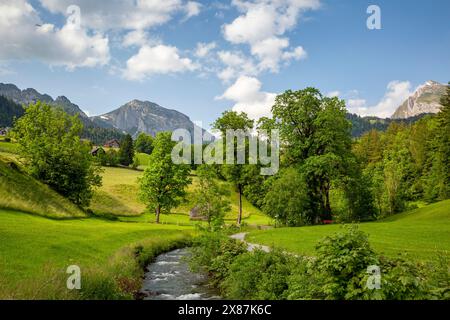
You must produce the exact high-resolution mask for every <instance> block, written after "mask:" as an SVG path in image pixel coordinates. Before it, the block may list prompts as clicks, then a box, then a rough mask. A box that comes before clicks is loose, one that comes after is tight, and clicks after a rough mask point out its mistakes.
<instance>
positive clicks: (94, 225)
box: [0, 210, 192, 298]
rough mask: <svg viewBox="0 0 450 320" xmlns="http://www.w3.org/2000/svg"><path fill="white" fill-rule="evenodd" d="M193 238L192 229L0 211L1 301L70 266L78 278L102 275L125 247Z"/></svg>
mask: <svg viewBox="0 0 450 320" xmlns="http://www.w3.org/2000/svg"><path fill="white" fill-rule="evenodd" d="M191 232H192V228H189V227H181V226H174V225H155V224H144V223H124V222H112V221H105V220H101V219H92V218H91V219H74V220H51V219H46V218H42V217H38V216H34V215H28V214H24V213H22V212H14V211H5V210H0V257H2V258H1V259H0V283H1V285H0V287H2V289H0V298H1V296H2V295H3V296H4V297H5V296H8V295H13V294H12V293H11V292H14V288H16V287H19V288H22V291H23V288H26V287H27V284H28V283H34V282H35V281H36V279H43V280H39V281H44V282H45V279H46V277H47V276H48V278H47V279H51V277H52V276H54V273H55V272H57V271H58V272H64V271H65V270H66V268H67V266H69V265H73V264H75V265H78V266H79V267H80V268H81V270H82V273H83V270H88V269H89V270H91V269H93V268H97V269H99V270H101V271H103V270H104V269H105V268H106V266H107V263H108V262H109V261H110V259H111V258H112V257H113V256H114V254H115V253H116V252H118V251H119V249H121V248H123V247H124V246H126V245H129V244H132V243H137V242H139V241H144V240H145V239H147V240H145V241H150V242H151V244H155V243H169V242H170V241H174V240H177V239H180V237H182V236H186V235H187V234H190V233H191ZM144 243H145V242H144ZM130 260H132V258H130ZM48 270H50V274H46V273H48V272H49V271H48ZM62 286H64V284H62Z"/></svg>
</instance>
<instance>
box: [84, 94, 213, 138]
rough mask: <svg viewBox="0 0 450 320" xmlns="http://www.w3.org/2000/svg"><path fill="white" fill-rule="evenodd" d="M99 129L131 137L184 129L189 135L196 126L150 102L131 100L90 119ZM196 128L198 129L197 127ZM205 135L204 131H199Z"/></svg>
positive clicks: (171, 110)
mask: <svg viewBox="0 0 450 320" xmlns="http://www.w3.org/2000/svg"><path fill="white" fill-rule="evenodd" d="M91 119H92V121H93V122H94V123H95V124H96V125H98V126H101V127H106V128H116V129H119V130H122V131H126V132H128V133H130V134H131V135H133V136H136V135H137V134H138V133H139V132H144V133H147V134H150V135H152V136H155V135H156V134H157V133H158V132H161V131H174V130H176V129H186V130H188V131H189V132H190V133H191V135H192V134H193V132H194V128H196V127H197V126H196V125H195V124H194V123H193V122H192V121H191V119H190V118H189V117H188V116H186V115H185V114H183V113H181V112H179V111H176V110H173V109H167V108H164V107H161V106H160V105H158V104H156V103H154V102H150V101H140V100H136V99H135V100H132V101H130V102H128V103H126V104H124V105H123V106H121V107H119V108H118V109H116V110H113V111H111V112H108V113H105V114H103V115H100V116H95V117H91ZM197 128H198V127H197ZM200 130H202V132H203V133H205V130H204V129H201V128H200Z"/></svg>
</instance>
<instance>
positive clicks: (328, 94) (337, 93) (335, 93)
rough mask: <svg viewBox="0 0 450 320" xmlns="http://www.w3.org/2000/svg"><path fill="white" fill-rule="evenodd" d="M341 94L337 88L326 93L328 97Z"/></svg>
mask: <svg viewBox="0 0 450 320" xmlns="http://www.w3.org/2000/svg"><path fill="white" fill-rule="evenodd" d="M340 95H341V92H340V91H338V90H336V91H330V92H328V93H327V94H326V96H327V97H329V98H334V97H339V96H340Z"/></svg>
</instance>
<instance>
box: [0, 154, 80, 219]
mask: <svg viewBox="0 0 450 320" xmlns="http://www.w3.org/2000/svg"><path fill="white" fill-rule="evenodd" d="M0 208H6V209H14V210H19V211H25V212H29V213H33V214H37V215H42V216H46V217H50V218H60V219H61V218H62V219H64V218H74V217H85V216H86V214H85V213H84V212H83V211H82V210H80V209H79V208H78V207H77V206H76V205H74V204H73V203H72V202H70V201H69V200H67V199H65V198H64V197H62V196H61V195H59V194H58V193H57V192H55V191H54V190H52V189H51V188H49V187H48V186H47V185H45V184H43V183H41V182H39V181H37V180H35V179H33V178H32V177H30V176H28V175H27V174H25V173H24V172H23V168H22V167H20V166H19V165H18V164H17V162H16V161H13V160H11V159H10V158H6V157H4V156H2V155H0Z"/></svg>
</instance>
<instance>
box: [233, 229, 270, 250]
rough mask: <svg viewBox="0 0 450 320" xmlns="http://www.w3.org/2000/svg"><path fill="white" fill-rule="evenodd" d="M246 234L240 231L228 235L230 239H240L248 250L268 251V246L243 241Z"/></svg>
mask: <svg viewBox="0 0 450 320" xmlns="http://www.w3.org/2000/svg"><path fill="white" fill-rule="evenodd" d="M246 235H247V233H246V232H241V233H236V234H233V235H231V236H230V238H232V239H236V240H240V241H242V242H244V243H245V244H247V250H248V251H254V250H256V249H259V250H262V251H265V252H270V248H269V247H268V246H263V245H260V244H254V243H249V242H247V241H245V236H246Z"/></svg>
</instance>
